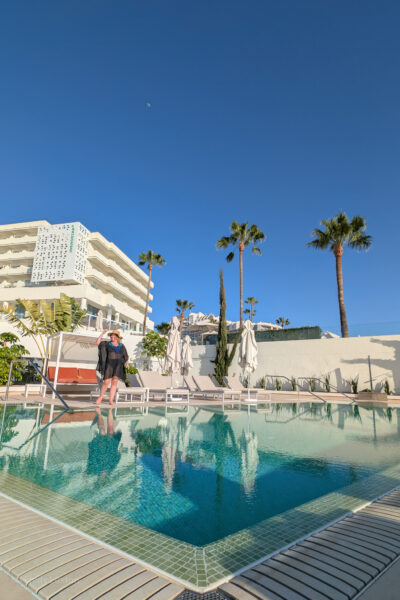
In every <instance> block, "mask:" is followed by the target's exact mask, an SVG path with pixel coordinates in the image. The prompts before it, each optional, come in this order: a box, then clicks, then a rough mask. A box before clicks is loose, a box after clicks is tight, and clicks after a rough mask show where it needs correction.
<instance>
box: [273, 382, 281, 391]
mask: <svg viewBox="0 0 400 600" xmlns="http://www.w3.org/2000/svg"><path fill="white" fill-rule="evenodd" d="M275 389H276V390H277V391H279V390H281V389H282V382H281V380H280V379H275Z"/></svg>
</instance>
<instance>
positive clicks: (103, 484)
mask: <svg viewBox="0 0 400 600" xmlns="http://www.w3.org/2000/svg"><path fill="white" fill-rule="evenodd" d="M145 412H146V411H144V410H143V411H142V410H140V409H137V408H134V409H131V410H130V409H120V408H118V410H117V412H116V413H115V411H111V410H103V411H102V412H100V411H98V412H97V413H96V412H95V411H94V410H88V411H86V412H85V411H82V412H74V413H73V414H69V413H62V414H61V411H60V412H54V414H53V415H51V416H50V415H49V411H48V409H43V408H42V409H40V408H36V407H35V408H26V409H23V408H22V407H18V406H9V407H8V408H7V410H6V413H5V415H4V417H5V418H4V419H3V428H2V431H1V438H0V469H2V470H5V471H7V472H9V473H11V474H12V475H14V476H17V477H18V478H21V479H23V480H26V481H32V482H34V483H36V484H38V485H40V486H42V487H44V488H48V489H50V490H53V491H55V492H58V494H61V495H63V496H67V497H69V498H72V499H74V500H77V501H79V502H81V503H84V504H86V505H91V506H95V507H97V508H98V509H101V510H102V511H105V512H106V513H110V514H112V515H115V516H118V517H121V518H123V519H125V520H126V521H129V522H133V523H136V524H139V525H142V526H144V527H146V528H149V529H151V530H154V531H157V532H159V533H163V534H165V535H168V536H170V537H172V538H175V539H176V540H181V541H184V542H189V543H191V544H194V545H196V546H204V545H206V544H209V543H211V542H215V541H217V540H220V539H221V538H224V537H225V536H227V535H229V534H232V533H236V532H238V531H241V530H243V529H245V528H248V527H251V526H253V525H256V524H258V523H260V522H261V521H265V520H266V519H269V518H270V517H273V516H276V515H279V514H281V513H283V512H285V511H288V510H290V509H293V508H296V507H299V506H300V505H302V504H304V503H306V502H309V501H311V500H314V499H317V498H321V497H323V496H325V495H326V494H329V493H330V492H333V491H336V490H340V489H341V488H344V487H345V486H347V485H349V484H352V483H355V482H358V481H360V480H362V479H365V478H368V477H370V476H371V475H373V474H376V473H378V472H380V471H382V470H384V469H386V468H387V467H390V466H392V465H395V464H397V462H398V454H399V449H400V428H399V423H400V416H399V413H400V410H399V409H390V408H389V409H373V410H372V409H371V410H367V409H362V408H357V407H354V406H352V405H311V404H293V405H292V404H282V405H279V404H275V405H263V406H258V407H254V406H253V407H243V408H242V409H239V408H236V409H234V410H228V411H227V410H226V411H225V412H223V410H222V408H221V407H218V408H216V407H212V406H202V407H196V406H191V407H186V406H185V407H183V408H182V407H181V408H180V409H179V408H178V406H174V407H173V408H172V409H171V408H169V409H168V411H167V414H166V411H165V408H164V407H160V408H153V409H152V408H150V409H149V410H148V411H147V414H145ZM53 419H55V420H53Z"/></svg>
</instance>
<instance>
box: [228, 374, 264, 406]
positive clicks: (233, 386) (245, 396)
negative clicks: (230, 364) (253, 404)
mask: <svg viewBox="0 0 400 600" xmlns="http://www.w3.org/2000/svg"><path fill="white" fill-rule="evenodd" d="M224 381H225V383H226V385H227V386H228V387H229V389H230V390H235V391H236V392H240V393H241V399H242V400H244V401H246V402H248V401H251V400H253V401H254V400H261V398H260V396H267V395H268V396H269V394H268V392H267V391H266V390H262V389H260V388H245V387H244V385H243V384H242V382H241V381H240V379H239V377H224ZM262 399H263V400H265V399H266V398H262Z"/></svg>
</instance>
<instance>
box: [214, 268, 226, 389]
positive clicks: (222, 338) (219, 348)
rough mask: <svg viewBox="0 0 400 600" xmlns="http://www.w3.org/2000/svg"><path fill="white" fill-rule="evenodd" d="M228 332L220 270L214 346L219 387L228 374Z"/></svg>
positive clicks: (215, 369)
mask: <svg viewBox="0 0 400 600" xmlns="http://www.w3.org/2000/svg"><path fill="white" fill-rule="evenodd" d="M227 360H228V331H227V327H226V299H225V286H224V275H223V272H222V269H220V271H219V324H218V335H217V345H216V356H215V361H214V363H215V364H214V374H215V379H216V380H217V381H218V383H219V384H220V385H224V379H223V378H224V376H226V375H227V374H228V365H227Z"/></svg>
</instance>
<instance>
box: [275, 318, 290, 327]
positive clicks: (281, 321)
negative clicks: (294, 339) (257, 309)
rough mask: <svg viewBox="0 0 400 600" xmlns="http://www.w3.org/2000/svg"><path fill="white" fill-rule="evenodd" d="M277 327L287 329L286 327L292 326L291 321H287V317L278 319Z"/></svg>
mask: <svg viewBox="0 0 400 600" xmlns="http://www.w3.org/2000/svg"><path fill="white" fill-rule="evenodd" d="M275 323H276V324H277V325H280V326H281V327H282V329H284V328H285V327H286V325H290V321H289V319H285V317H278V318H277V319H276V321H275Z"/></svg>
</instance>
